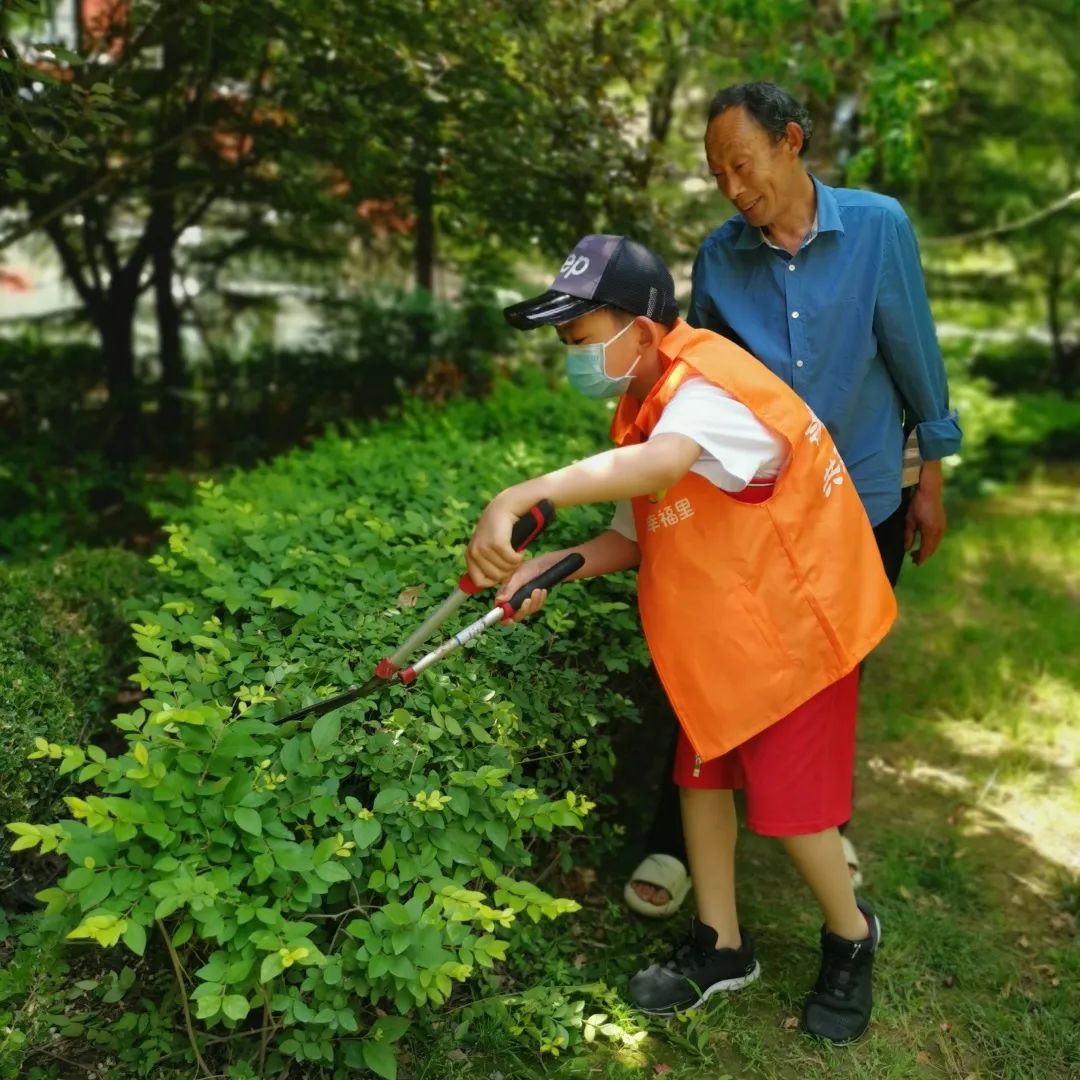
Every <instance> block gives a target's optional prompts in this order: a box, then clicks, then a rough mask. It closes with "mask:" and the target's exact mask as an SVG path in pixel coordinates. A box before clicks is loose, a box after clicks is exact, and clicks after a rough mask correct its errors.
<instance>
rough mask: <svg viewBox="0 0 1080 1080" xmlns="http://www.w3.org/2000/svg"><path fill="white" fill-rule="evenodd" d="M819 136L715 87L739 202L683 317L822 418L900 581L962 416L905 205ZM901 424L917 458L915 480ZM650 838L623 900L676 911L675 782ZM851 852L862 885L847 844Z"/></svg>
mask: <svg viewBox="0 0 1080 1080" xmlns="http://www.w3.org/2000/svg"><path fill="white" fill-rule="evenodd" d="M810 136H811V124H810V117H809V115H808V114H807V111H806V109H804V108H803V107H802V106H801V105H800V104H799V103H798V102H796V101H795V100H794V99H793V98H792V97H791V96H790V95H789V94H788V93H787V92H786V91H784V90H782V89H781V88H780V87H778V86H775V85H773V84H771V83H743V84H740V85H738V86H731V87H728V88H727V89H725V90H722V91H720V93H719V94H717V95H716V97H715V98H714V99H713V101H712V104H711V106H710V108H709V120H708V126H707V128H706V133H705V155H706V158H707V160H708V165H709V171H710V172H711V173H712V175H713V176H714V177H715V179H716V186H717V188H718V189H719V190H720V191H721V193H722V194H723V195H724V197H725V198H726V199H728V200H729V201H730V202H731V203H732V204H733V205H734V207H735V209H736V210H737V211H738V213H737V214H736V215H735V216H734V217H732V218H730V219H729V220H728V221H726V222H725V223H724V224H723V225H721V226H720V227H719V228H718V229H715V230H713V232H712V233H710V234H709V235H708V236H707V237H706V238H705V241H704V243H703V244H702V245H701V248H700V249H699V251H698V254H697V259H696V260H695V262H694V273H693V290H692V295H691V299H690V310H689V312H688V315H687V320H688V321H689V322H690V323H691V325H694V326H701V327H706V328H708V329H710V330H715V331H718V332H719V333H721V334H724V335H725V336H727V337H729V338H731V339H732V340H734V341H736V342H738V343H739V344H740V345H742V346H743V347H745V348H746V349H747V350H748V351H749V352H750V353H752V354H753V355H754V356H756V357H757V358H758V359H759V360H760V361H761V362H762V363H764V364H765V365H766V366H767V367H768V368H770V370H772V371H773V372H774V373H775V374H777V375H779V376H780V378H782V379H783V380H784V381H785V382H786V383H787V384H788V385H789V386H791V387H792V388H793V389H794V390H795V391H796V392H797V393H798V394H799V396H800V397H802V398H803V400H804V401H805V402H806V403H807V404H808V405H809V406H810V408H811V409H812V410H813V411H814V413H815V414H816V415H817V417H818V418H819V419H820V420H821V421H822V422H823V423H824V424H825V426H826V427H827V428H828V430H829V433H830V435H832V437H833V441H834V442H835V443H836V446H837V448H838V449H839V450H840V453H841V455H842V457H843V459H844V461H845V463H846V464H847V468H848V472H849V474H850V476H851V480H852V482H853V483H854V485H855V488H856V490H857V491H858V493H859V495H860V496H861V498H862V502H863V506H864V508H865V509H866V513H867V516H868V517H869V519H870V524H871V525H872V526H873V527H874V535H875V537H876V539H877V542H878V547H879V550H880V552H881V558H882V562H883V563H884V566H885V570H886V573H887V574H888V576H889V580H890V581H892V583H893V584H894V585H895V583H896V580H897V578H898V577H899V574H900V568H901V565H902V563H903V558H904V552H905V551H911V552H912V561H913V562H914V563H915V565H916V566H919V565H922V563H924V562H925V561H926V560H927V559H928V558H929V557H930V556H931V555H932V554H933V553H934V551H935V550H936V549H937V546H938V544H939V543H940V542H941V538H942V536H943V535H944V533H945V510H944V507H943V505H942V486H943V479H942V471H941V459H942V458H944V457H947V456H948V455H950V454H954V453H956V452H957V450H959V448H960V439H961V433H960V427H959V424H958V422H957V415H956V413H955V411H951V410H950V409H949V394H948V386H947V383H946V378H945V369H944V366H943V364H942V360H941V352H940V350H939V348H938V344H937V338H936V336H935V333H934V324H933V320H932V318H931V315H930V306H929V303H928V302H927V298H926V286H925V283H924V281H923V274H922V268H921V266H920V263H919V249H918V245H917V243H916V240H915V234H914V232H913V230H912V228H911V223H910V221H909V220H908V218H907V215H906V214H905V213H904V210H903V208H902V207H901V206H900V204H899V203H898V202H897V201H896V200H895V199H892V198H888V197H887V196H884V195H876V194H874V193H872V192H868V191H859V190H854V189H850V188H832V187H829V186H828V185H826V184H823V183H822V182H821V181H820V180H818V179H817V177H815V176H813V175H811V174H810V173H809V172H807V169H806V165H805V161H804V159H805V155H806V151H807V148H808V146H809V144H810ZM905 429H906V430H907V431H909V432H913V440H917V444H918V451H919V454H920V455H921V459H922V465H921V469H920V470H919V471H918V473H917V474H916V475H915V476H912V477H910V479H909V477H908V476H904V477H903V478H902V472H903V468H904V439H905ZM909 482H910V483H913V485H914V486H913V487H911V488H907V489H906V490H905V488H904V485H905V484H906V483H909ZM916 537H918V541H917V543H916ZM647 850H650V851H651V852H652V854H650V855H648V856H647V857H646V858H645V859H644V860H643V862H642V863H641V864H640V865H639V866H638V868H637V869H636V870H635V871H634V873H633V875H632V879H631V881H629V882H628V883H627V886H626V890H625V893H624V895H625V898H626V902H627V904H628V905H629V906H630V907H631V908H633V909H634V910H635V911H638V912H639V913H641V914H644V915H651V916H665V915H670V914H673V913H674V912H675V911H676V910H677V909H678V907H679V905H680V904H681V903H682V900H683V899H684V897H685V896H686V893H687V891H688V889H689V884H690V882H689V877H688V876H687V872H686V856H685V848H684V846H683V841H682V834H681V829H680V825H679V813H678V801H677V796H676V794H675V789H674V788H673V787H672V786H671V785H670V784H668V783H666V782H665V785H664V790H663V793H662V795H661V801H660V806H659V808H658V811H657V816H656V820H655V823H654V826H653V829H652V831H651V835H650V839H649V846H648V848H647ZM846 851H847V853H848V861H849V863H850V865H851V868H852V873H853V876H854V877H855V878H856V883H857V882H858V860H857V857H856V854H855V850H854V848H853V847H852V846H851V844H850V841H847V842H846Z"/></svg>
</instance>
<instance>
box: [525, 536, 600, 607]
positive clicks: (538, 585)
mask: <svg viewBox="0 0 1080 1080" xmlns="http://www.w3.org/2000/svg"><path fill="white" fill-rule="evenodd" d="M584 565H585V556H584V555H582V554H581V552H580V551H574V552H571V553H570V554H569V555H567V556H565V557H564V558H562V559H560V560H559V561H558V562H557V563H556V564H555V565H554V566H550V567H548V569H547V570H545V571H544V572H543V573H542V574H537V575H536V577H534V578H533V579H532V581H530V582H528V583H527V584H525V585H522V586H521V588H520V589H518V591H517V592H516V593H514V595H513V596H511V597H510V599H509V601H507V603H508V604H509V606H510V610H511V611H517V610H519V609H520V607H521V605H522V604H524V603H525V601H526V600H528V599H529V597H530V596H532V594H533V593H534V592H535V591H536V590H537V589H550V588H552V587H553V586H555V585H558V584H559V582H560V581H563V580H564V579H565V578H568V577H569V576H570V575H571V574H572V573H574V572H575V571H576V570H580V569H581V568H582V567H583V566H584Z"/></svg>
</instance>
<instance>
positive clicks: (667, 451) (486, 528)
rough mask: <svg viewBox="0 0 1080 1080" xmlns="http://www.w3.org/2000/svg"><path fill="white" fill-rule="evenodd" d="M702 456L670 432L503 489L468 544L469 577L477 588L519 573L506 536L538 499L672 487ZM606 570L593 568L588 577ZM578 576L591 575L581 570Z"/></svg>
mask: <svg viewBox="0 0 1080 1080" xmlns="http://www.w3.org/2000/svg"><path fill="white" fill-rule="evenodd" d="M700 456H701V447H700V446H699V445H698V444H697V443H696V442H694V440H693V439H690V438H687V436H685V435H676V434H673V433H672V434H665V435H658V436H657V437H656V438H655V439H649V440H648V442H644V443H638V444H637V445H636V446H623V447H620V448H619V449H617V450H606V451H604V453H602V454H595V455H593V456H592V457H589V458H585V459H584V461H577V462H575V463H574V464H573V465H567V466H566V467H565V468H562V469H556V470H555V472H550V473H546V474H545V475H543V476H537V477H535V478H534V479H532V480H526V481H525V482H524V483H521V484H515V485H514V486H513V487H509V488H507V489H506V490H505V491H502V492H500V493H499V494H498V495H496V496H495V498H494V499H492V500H491V502H489V503H488V505H487V507H486V508H485V510H484V512H483V513H482V514H481V515H480V520H479V521H478V522H477V525H476V531H475V532H474V533H473V536H472V540H470V541H469V548H468V552H467V558H468V563H469V574H470V576H471V577H472V579H473V580H474V581H475V582H476V583H477V584H478V585H483V586H490V585H495V584H497V583H498V582H500V581H502V580H503V579H504V578H505V577H506V576H507V575H508V574H510V573H512V572H513V571H514V570H516V569H517V567H518V566H519V565H520V563H521V560H522V556H521V555H520V553H518V552H516V551H514V549H513V548H512V547H511V546H510V533H511V531H512V530H513V527H514V522H515V521H516V520H517V519H518V518H519V517H520V516H521V515H522V514H524V513H525V512H526V511H527V510H528V509H529V508H530V507H531V506H535V505H536V503H538V502H539V501H540V500H541V499H550V500H551V501H552V502H553V503H554V504H555V505H556V507H561V506H580V505H581V504H583V503H593V502H618V501H619V500H620V499H632V498H635V497H636V496H638V495H648V494H650V493H651V492H653V491H661V490H663V489H664V488H669V487H672V486H673V485H674V484H675V483H677V482H678V481H679V480H681V479H682V477H683V476H685V475H686V473H687V472H688V471H689V469H690V466H691V465H693V464H694V462H695V461H697V459H698V458H699V457H700ZM598 539H599V538H598ZM635 547H636V545H635ZM632 565H636V564H632ZM606 572H607V571H603V570H600V571H595V570H594V571H592V574H596V573H606ZM578 576H589V573H588V571H587V570H586V569H585V568H583V569H582V571H581V573H580V574H579V575H578Z"/></svg>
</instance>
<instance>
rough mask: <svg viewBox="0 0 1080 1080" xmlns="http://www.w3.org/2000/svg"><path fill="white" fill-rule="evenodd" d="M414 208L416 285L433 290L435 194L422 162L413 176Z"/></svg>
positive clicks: (429, 290) (419, 287)
mask: <svg viewBox="0 0 1080 1080" xmlns="http://www.w3.org/2000/svg"><path fill="white" fill-rule="evenodd" d="M413 208H414V210H415V211H416V247H415V250H414V260H415V266H416V287H417V288H418V289H427V290H428V292H431V291H432V289H433V287H434V284H435V196H434V192H433V190H432V184H431V173H430V172H429V171H428V169H427V168H426V167H425V166H424V165H422V164H421V165H420V166H419V167H418V168H417V170H416V175H415V176H414V178H413Z"/></svg>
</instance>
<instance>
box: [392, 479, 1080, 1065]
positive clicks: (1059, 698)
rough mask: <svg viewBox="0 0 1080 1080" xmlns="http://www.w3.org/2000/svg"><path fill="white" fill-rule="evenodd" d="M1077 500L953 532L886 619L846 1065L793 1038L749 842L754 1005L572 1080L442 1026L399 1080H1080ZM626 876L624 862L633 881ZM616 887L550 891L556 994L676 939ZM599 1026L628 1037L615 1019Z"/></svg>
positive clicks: (1062, 494)
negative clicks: (663, 1079)
mask: <svg viewBox="0 0 1080 1080" xmlns="http://www.w3.org/2000/svg"><path fill="white" fill-rule="evenodd" d="M1078 479H1080V477H1078V476H1077V474H1076V473H1075V472H1073V473H1071V474H1070V473H1064V472H1058V473H1055V474H1053V475H1051V476H1049V477H1045V478H1043V479H1041V480H1039V481H1036V482H1033V483H1031V484H1028V485H1026V486H1024V487H1023V488H1021V489H1018V490H1017V491H1015V492H1013V493H1010V494H1005V495H999V496H996V497H994V498H992V499H989V500H985V501H982V502H979V503H975V504H969V505H968V506H966V507H964V508H963V510H962V512H961V513H957V514H956V515H955V520H954V522H953V525H952V531H951V532H950V534H949V536H948V538H947V540H946V543H945V545H944V547H943V548H942V549H941V551H940V552H939V553H938V554H937V555H936V556H935V558H934V559H932V560H931V561H930V562H929V563H928V564H927V565H926V566H925V567H923V568H921V569H915V568H914V567H911V566H910V565H909V566H908V567H906V568H905V571H904V575H903V577H902V579H901V583H900V590H899V593H900V601H901V608H902V615H901V619H900V621H899V623H898V625H897V627H896V629H895V630H894V631H893V633H892V634H891V635H890V637H889V639H888V640H887V641H886V643H885V644H884V645H883V646H882V647H881V648H880V649H879V650H878V652H877V653H876V654H875V655H874V656H873V658H872V659H871V660H870V662H869V664H868V666H867V670H866V674H865V680H864V695H863V708H862V714H861V719H860V750H859V765H858V777H857V784H856V809H855V819H854V824H853V828H852V833H851V835H852V837H853V839H854V840H855V842H856V843H857V845H858V847H859V850H860V852H861V854H862V858H863V863H864V871H865V873H866V877H867V884H866V887H865V889H864V891H865V893H866V895H867V896H868V897H869V898H870V899H871V900H872V901H873V902H874V904H875V905H876V907H877V909H878V911H879V913H880V915H881V918H882V923H883V933H884V937H883V947H882V951H881V954H880V958H879V961H878V966H877V974H876V995H877V1005H876V1012H875V1020H874V1024H873V1026H872V1027H871V1029H870V1032H869V1033H868V1035H867V1036H866V1037H865V1038H864V1039H863V1040H862V1042H861V1043H859V1044H858V1045H856V1046H854V1047H850V1048H847V1049H833V1048H831V1047H823V1046H819V1045H817V1044H815V1043H814V1042H812V1041H811V1040H809V1039H807V1038H806V1037H805V1036H803V1035H801V1034H800V1033H799V1032H798V1030H797V1029H796V1020H795V1018H796V1017H797V1015H798V1012H799V1005H800V1001H801V998H802V995H803V993H804V992H805V990H806V988H807V986H808V985H809V983H810V982H811V981H812V979H813V976H814V973H815V971H816V963H817V942H816V937H817V926H818V918H817V916H816V915H815V914H814V910H813V907H812V902H811V900H810V898H809V895H808V893H807V892H806V890H805V889H804V888H803V886H802V884H801V882H800V881H799V879H798V878H797V877H796V875H795V873H794V871H793V870H792V869H791V868H790V866H789V865H788V864H787V862H786V860H785V859H784V857H783V855H782V853H781V852H780V850H779V848H778V846H776V845H775V843H773V842H770V841H767V840H763V839H761V838H759V837H755V836H752V835H750V834H746V833H744V834H743V839H742V840H741V842H740V872H741V884H740V901H741V916H742V919H743V921H744V922H745V923H746V924H747V925H748V926H749V927H750V928H751V929H752V930H753V932H754V933H755V936H756V938H757V943H758V953H759V958H760V960H761V965H762V970H763V977H762V979H761V980H760V981H759V982H758V983H756V984H755V985H753V986H752V987H750V988H748V989H747V990H744V991H742V992H741V993H739V994H737V995H734V996H731V997H729V998H726V999H713V1000H712V1001H710V1002H709V1003H708V1005H707V1007H705V1008H704V1009H702V1010H698V1011H696V1013H695V1014H692V1015H689V1016H687V1017H684V1018H680V1019H676V1020H672V1021H665V1022H650V1023H649V1024H648V1035H647V1037H646V1038H644V1039H643V1040H642V1041H640V1042H639V1043H637V1045H636V1046H635V1047H633V1048H630V1049H622V1050H619V1051H613V1050H611V1049H610V1048H609V1047H608V1048H602V1047H600V1042H601V1041H602V1040H598V1042H597V1044H596V1046H597V1050H596V1051H595V1052H593V1053H587V1054H584V1055H582V1056H579V1057H578V1058H576V1059H569V1060H567V1059H561V1058H560V1059H552V1058H546V1059H544V1060H540V1059H537V1058H536V1057H535V1056H529V1055H528V1054H526V1053H524V1052H523V1051H522V1050H521V1049H520V1047H515V1045H514V1044H513V1043H512V1042H510V1040H509V1038H508V1037H507V1036H505V1035H503V1034H502V1033H501V1031H500V1029H499V1027H498V1026H497V1025H495V1024H494V1023H491V1024H489V1025H488V1026H486V1027H485V1026H484V1025H483V1024H481V1025H479V1026H474V1027H473V1029H472V1031H471V1034H470V1037H469V1039H467V1040H465V1041H461V1042H460V1044H459V1043H458V1042H457V1041H456V1040H455V1039H454V1037H453V1035H452V1025H451V1024H448V1025H447V1028H446V1030H445V1031H444V1032H435V1033H433V1037H432V1040H431V1043H430V1045H429V1046H427V1047H426V1048H425V1049H424V1051H423V1056H421V1055H420V1054H419V1053H416V1055H415V1056H414V1058H413V1060H412V1062H411V1064H410V1065H409V1066H408V1067H407V1070H403V1071H404V1072H405V1074H406V1075H408V1076H411V1077H413V1078H415V1080H421V1078H422V1080H447V1078H455V1080H480V1078H483V1080H515V1078H524V1077H535V1076H549V1077H559V1078H561V1077H585V1076H588V1077H599V1078H606V1080H616V1078H624V1077H625V1078H629V1077H642V1076H648V1077H651V1076H656V1075H667V1076H670V1077H671V1078H672V1080H682V1078H690V1077H695V1078H696V1077H708V1078H722V1077H725V1076H727V1077H731V1078H740V1080H741V1078H744V1077H755V1078H757V1077H762V1078H784V1080H787V1078H792V1080H817V1078H819V1077H820V1078H824V1077H840V1078H848V1077H852V1078H854V1077H860V1078H862V1077H866V1078H873V1080H878V1078H890V1080H891V1078H895V1080H906V1078H909V1077H910V1078H916V1077H918V1078H922V1077H927V1078H938V1077H940V1078H950V1080H951V1078H956V1080H974V1078H979V1080H1066V1078H1067V1077H1077V1076H1080V950H1078V948H1077V939H1076V923H1077V917H1078V916H1080V877H1078V874H1080V782H1078V776H1080V774H1078V772H1077V766H1078V764H1080V494H1078V485H1077V483H1076V481H1077V480H1078ZM638 854H639V853H638V852H637V850H636V848H635V847H634V845H632V844H630V845H628V850H627V853H626V858H627V861H628V863H632V862H633V861H635V860H636V856H637V855H638ZM626 869H627V867H626V866H623V865H620V866H618V867H613V868H606V869H605V870H603V871H601V873H600V874H599V875H598V876H596V877H595V878H594V876H593V875H592V874H590V873H585V874H581V873H579V874H578V875H577V876H576V878H573V879H571V880H570V881H568V882H567V886H568V887H569V886H570V885H571V884H572V881H573V880H576V882H577V884H578V895H579V898H580V899H581V900H582V902H583V904H584V911H583V913H582V914H581V915H579V916H572V917H569V918H567V919H565V920H563V921H562V922H561V923H559V924H557V926H556V927H555V928H554V930H553V934H552V937H551V939H550V950H549V951H547V952H546V953H545V955H544V956H543V957H542V961H543V964H544V965H545V966H546V968H547V971H548V978H549V979H550V978H552V975H553V974H554V978H555V980H556V981H559V979H560V976H564V977H565V984H566V985H567V986H572V985H583V984H588V983H590V982H592V981H594V980H603V981H604V982H606V983H608V984H609V985H613V986H616V987H619V988H620V989H624V988H625V981H626V978H627V976H628V975H629V974H631V973H632V972H633V971H634V970H636V968H637V967H638V966H640V965H641V964H642V962H643V961H644V960H645V959H646V957H648V958H655V957H658V956H660V955H661V953H662V952H663V950H664V942H665V939H666V937H667V935H669V934H670V933H671V932H672V931H673V930H675V929H676V927H675V926H674V924H666V925H665V924H657V925H650V924H646V923H645V922H644V921H642V920H636V919H634V918H633V917H632V916H630V915H629V914H628V913H627V912H626V911H625V910H624V909H623V908H622V906H621V904H620V903H619V902H618V895H619V892H620V890H621V887H622V880H623V877H624V875H625V872H626ZM687 910H689V909H688V908H687ZM677 921H678V920H677ZM680 926H681V923H680ZM540 959H541V958H538V962H539V960H540ZM613 1019H620V1020H624V1021H625V1022H626V1023H627V1024H628V1025H632V1024H634V1023H635V1022H636V1023H637V1024H638V1025H639V1026H640V1025H642V1024H643V1023H644V1020H643V1018H641V1017H640V1016H635V1014H634V1013H633V1012H632V1011H631V1010H629V1009H627V1010H626V1012H625V1013H624V1014H622V1016H621V1017H613ZM415 1050H416V1051H419V1050H420V1047H419V1046H417V1047H416V1048H415Z"/></svg>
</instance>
